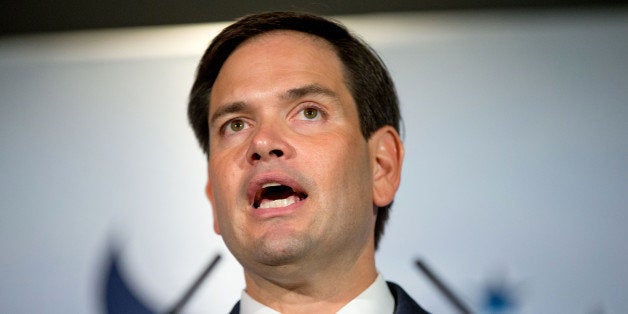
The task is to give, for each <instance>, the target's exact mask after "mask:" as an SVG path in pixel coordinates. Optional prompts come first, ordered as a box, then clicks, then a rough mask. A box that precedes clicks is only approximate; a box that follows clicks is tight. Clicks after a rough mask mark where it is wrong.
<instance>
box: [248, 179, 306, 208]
mask: <svg viewBox="0 0 628 314" xmlns="http://www.w3.org/2000/svg"><path fill="white" fill-rule="evenodd" d="M306 198H307V194H306V193H303V192H300V191H295V190H294V189H293V188H292V187H290V186H287V185H283V184H279V183H276V182H271V183H266V184H264V185H262V188H261V189H259V190H258V191H257V193H255V199H254V201H253V207H254V208H262V209H264V208H279V207H286V206H290V205H292V204H294V203H296V202H299V201H301V200H304V199H306Z"/></svg>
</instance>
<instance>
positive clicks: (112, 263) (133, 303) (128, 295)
mask: <svg viewBox="0 0 628 314" xmlns="http://www.w3.org/2000/svg"><path fill="white" fill-rule="evenodd" d="M106 278H107V279H106V284H105V306H106V312H107V313H110V314H118V313H121V314H124V313H135V314H152V313H156V311H154V310H152V309H151V308H149V307H148V306H147V305H146V304H144V302H142V301H141V300H140V299H139V298H138V297H137V296H136V295H135V293H133V291H131V289H130V288H129V285H128V284H127V283H126V281H125V280H124V278H123V277H122V274H121V272H120V266H119V256H118V254H117V252H116V251H115V250H110V252H109V266H108V270H107V277H106Z"/></svg>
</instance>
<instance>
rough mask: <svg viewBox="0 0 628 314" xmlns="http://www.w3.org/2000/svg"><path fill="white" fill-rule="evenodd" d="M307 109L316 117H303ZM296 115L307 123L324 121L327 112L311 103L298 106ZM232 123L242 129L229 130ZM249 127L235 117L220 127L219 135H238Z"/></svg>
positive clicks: (244, 120) (244, 121) (243, 120)
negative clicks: (314, 111)
mask: <svg viewBox="0 0 628 314" xmlns="http://www.w3.org/2000/svg"><path fill="white" fill-rule="evenodd" d="M307 109H314V110H316V112H317V115H316V117H314V118H313V119H308V118H306V117H305V110H307ZM297 115H300V116H301V118H300V119H301V120H307V121H318V120H320V119H326V118H327V112H326V111H325V110H324V109H323V108H321V107H320V106H318V105H315V104H313V103H310V102H307V103H304V104H302V105H301V106H299V107H298V108H297ZM234 122H240V123H242V124H243V129H241V130H239V131H235V130H229V127H230V126H231V124H232V123H234ZM249 127H250V123H249V122H247V121H246V119H243V118H240V117H237V118H233V119H229V120H227V122H225V123H224V124H223V125H222V126H221V127H220V134H221V135H223V136H224V135H226V134H227V133H239V132H241V131H243V130H245V129H247V128H249Z"/></svg>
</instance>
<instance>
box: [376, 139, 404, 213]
mask: <svg viewBox="0 0 628 314" xmlns="http://www.w3.org/2000/svg"><path fill="white" fill-rule="evenodd" d="M369 148H370V151H371V162H372V165H373V204H374V205H375V206H377V207H383V206H386V205H388V204H390V203H391V202H392V201H393V199H394V198H395V193H396V192H397V188H398V187H399V182H400V181H401V165H402V163H403V153H404V151H403V144H402V143H401V139H400V138H399V133H397V131H396V130H395V129H394V128H393V127H392V126H384V127H382V128H380V129H379V130H377V131H375V133H373V134H372V135H371V138H370V139H369Z"/></svg>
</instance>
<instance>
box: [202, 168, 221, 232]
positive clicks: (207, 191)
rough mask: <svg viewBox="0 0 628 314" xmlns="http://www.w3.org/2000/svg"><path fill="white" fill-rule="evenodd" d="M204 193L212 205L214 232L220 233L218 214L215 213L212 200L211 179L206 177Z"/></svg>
mask: <svg viewBox="0 0 628 314" xmlns="http://www.w3.org/2000/svg"><path fill="white" fill-rule="evenodd" d="M205 195H206V196H207V199H208V200H209V203H210V204H211V205H212V215H213V216H214V232H216V234H220V227H219V226H218V215H217V214H216V206H215V204H216V203H215V202H214V189H213V187H212V183H211V180H210V179H209V178H207V184H206V185H205Z"/></svg>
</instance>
